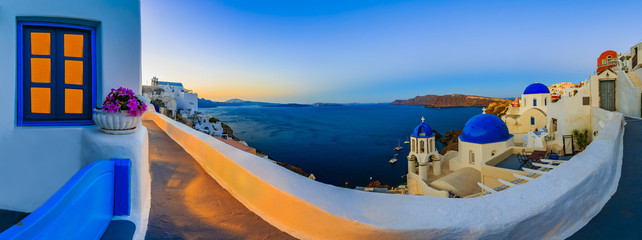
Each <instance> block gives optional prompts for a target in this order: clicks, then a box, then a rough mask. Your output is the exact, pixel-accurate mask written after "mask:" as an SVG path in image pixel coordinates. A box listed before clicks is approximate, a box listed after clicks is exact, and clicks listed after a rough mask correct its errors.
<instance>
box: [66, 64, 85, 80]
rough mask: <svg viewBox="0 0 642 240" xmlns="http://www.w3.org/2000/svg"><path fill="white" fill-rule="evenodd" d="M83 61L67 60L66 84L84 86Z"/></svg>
mask: <svg viewBox="0 0 642 240" xmlns="http://www.w3.org/2000/svg"><path fill="white" fill-rule="evenodd" d="M82 65H83V64H82V61H76V60H65V84H76V85H82Z"/></svg>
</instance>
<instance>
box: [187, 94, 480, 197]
mask: <svg viewBox="0 0 642 240" xmlns="http://www.w3.org/2000/svg"><path fill="white" fill-rule="evenodd" d="M200 111H201V112H203V113H204V114H208V115H210V116H213V117H216V118H218V119H220V120H221V121H223V122H225V123H226V124H228V125H229V126H230V127H231V128H232V129H233V130H234V135H235V136H237V137H238V138H240V139H241V140H245V141H246V142H247V143H248V144H249V145H250V146H252V147H254V148H256V149H258V150H260V151H261V152H263V153H265V154H268V155H269V156H270V157H271V158H272V159H274V160H276V161H280V162H286V163H289V164H292V165H296V166H299V167H301V168H302V169H303V170H304V171H306V172H307V173H308V174H309V173H312V174H314V175H315V176H316V180H317V181H320V182H324V183H328V184H332V185H336V186H346V182H347V183H348V184H347V187H355V186H364V185H366V184H368V182H369V181H370V178H371V177H372V180H378V181H380V182H381V183H382V184H387V185H390V186H397V185H399V184H404V183H406V179H405V178H404V177H403V176H404V175H405V174H406V173H407V169H408V165H407V160H406V156H407V155H408V151H409V145H407V144H404V143H403V142H404V141H405V140H407V139H408V137H409V135H410V133H411V132H412V130H413V129H414V128H415V127H416V126H417V125H418V124H419V123H421V117H422V116H423V117H425V118H426V123H428V125H430V126H431V127H432V128H433V129H434V130H436V131H437V132H439V133H441V134H442V135H445V133H446V132H447V131H450V130H458V129H461V128H463V126H464V124H465V123H466V121H467V120H468V119H469V118H471V117H472V116H474V115H477V114H479V113H481V108H479V107H459V108H441V109H436V108H424V107H423V106H405V105H388V104H359V105H345V106H326V107H259V106H249V107H248V106H244V107H217V108H202V109H200ZM397 144H400V145H401V146H402V147H403V149H402V150H401V151H399V152H398V153H399V156H397V159H398V160H399V161H398V162H397V163H396V164H390V163H389V162H388V161H389V160H390V159H391V158H392V157H393V156H394V154H395V152H396V151H395V150H394V147H396V146H397ZM437 148H438V149H441V148H442V146H441V145H440V144H439V143H438V146H437Z"/></svg>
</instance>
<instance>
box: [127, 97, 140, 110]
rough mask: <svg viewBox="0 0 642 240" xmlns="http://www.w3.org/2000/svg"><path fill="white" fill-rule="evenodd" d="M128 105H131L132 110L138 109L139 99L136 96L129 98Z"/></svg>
mask: <svg viewBox="0 0 642 240" xmlns="http://www.w3.org/2000/svg"><path fill="white" fill-rule="evenodd" d="M127 107H129V109H131V110H133V109H135V110H138V100H136V98H131V99H129V100H127Z"/></svg>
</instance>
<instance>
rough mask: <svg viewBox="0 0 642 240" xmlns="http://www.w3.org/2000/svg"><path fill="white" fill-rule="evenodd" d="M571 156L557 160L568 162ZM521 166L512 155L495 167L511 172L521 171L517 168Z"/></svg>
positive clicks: (560, 157)
mask: <svg viewBox="0 0 642 240" xmlns="http://www.w3.org/2000/svg"><path fill="white" fill-rule="evenodd" d="M571 157H573V156H559V160H564V161H566V160H569V159H571ZM519 165H521V164H520V163H519V159H518V158H517V154H512V155H510V156H508V158H506V159H504V160H503V161H501V162H499V163H498V164H497V165H495V167H500V168H506V169H511V170H519V171H521V170H522V169H521V168H520V167H519Z"/></svg>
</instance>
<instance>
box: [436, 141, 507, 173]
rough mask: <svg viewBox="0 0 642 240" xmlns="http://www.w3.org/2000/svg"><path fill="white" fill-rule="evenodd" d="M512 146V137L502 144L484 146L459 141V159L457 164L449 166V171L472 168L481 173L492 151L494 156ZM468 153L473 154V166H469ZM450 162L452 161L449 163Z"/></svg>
mask: <svg viewBox="0 0 642 240" xmlns="http://www.w3.org/2000/svg"><path fill="white" fill-rule="evenodd" d="M513 145H514V137H511V138H510V139H508V140H506V141H503V142H494V143H486V144H477V143H469V142H464V141H462V140H461V138H460V139H459V151H458V152H459V157H458V158H457V159H458V161H459V162H458V163H456V164H452V165H449V167H450V170H453V171H457V170H459V169H461V168H465V167H473V168H475V169H477V170H479V171H481V168H482V166H483V165H484V163H485V162H486V161H487V160H488V159H490V158H491V157H492V153H493V151H494V152H495V154H499V153H502V152H504V151H505V150H506V149H508V148H509V147H510V146H513ZM470 151H473V152H474V153H475V164H474V165H470V163H469V161H470ZM451 162H452V161H451Z"/></svg>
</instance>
